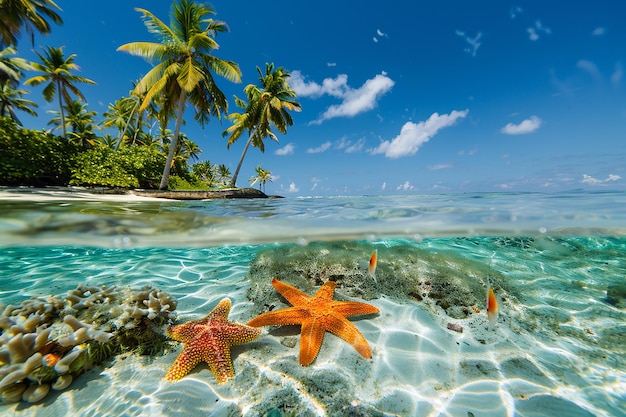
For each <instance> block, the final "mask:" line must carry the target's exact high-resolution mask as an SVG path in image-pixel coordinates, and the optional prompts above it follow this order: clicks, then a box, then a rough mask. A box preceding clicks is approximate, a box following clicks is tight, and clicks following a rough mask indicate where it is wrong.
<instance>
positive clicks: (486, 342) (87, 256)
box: [0, 191, 626, 417]
mask: <svg viewBox="0 0 626 417" xmlns="http://www.w3.org/2000/svg"><path fill="white" fill-rule="evenodd" d="M373 249H376V250H377V251H378V255H379V266H378V271H377V275H376V279H375V280H371V279H370V278H369V277H368V276H367V274H366V273H365V272H364V271H365V268H366V267H365V266H364V265H363V264H364V262H366V261H367V259H368V257H369V254H370V253H371V251H372V250H373ZM0 273H1V275H0V305H5V306H6V305H19V304H20V303H21V302H23V301H24V300H27V299H29V298H30V297H46V296H51V295H57V296H61V297H62V296H64V295H65V294H67V292H68V291H70V290H72V289H75V288H76V287H77V285H78V284H80V283H83V284H84V285H90V286H107V287H112V286H118V287H122V286H130V287H142V286H144V285H151V286H152V287H155V288H159V289H161V290H163V291H166V292H168V293H170V294H171V295H173V296H174V297H175V298H176V299H177V300H178V307H177V309H176V314H177V315H178V317H179V319H180V320H181V321H186V320H191V319H196V318H200V317H202V316H203V315H205V314H207V313H208V312H209V311H210V310H211V309H212V308H213V307H214V306H215V305H216V304H217V302H218V301H219V300H221V299H222V298H224V297H229V298H231V299H232V300H233V310H232V313H231V320H234V321H239V322H246V321H247V320H249V319H250V318H252V317H253V316H254V314H258V313H259V312H261V311H262V310H263V304H264V301H262V300H261V301H259V300H260V299H259V298H258V297H257V298H255V293H254V291H252V290H253V289H255V288H269V289H268V290H267V291H266V292H271V286H270V285H269V279H270V278H271V276H272V275H275V274H276V275H281V276H280V277H279V278H280V279H283V280H285V281H287V282H293V283H294V284H296V283H298V282H304V283H306V282H307V281H306V280H307V279H309V280H310V281H309V282H310V287H305V288H303V290H305V292H307V293H309V294H312V291H313V290H314V289H315V287H316V285H319V284H320V283H321V282H323V281H325V280H326V279H334V280H337V281H338V282H339V283H340V285H339V287H338V289H337V292H338V293H339V294H340V295H341V296H343V297H351V298H354V299H359V300H363V299H365V300H366V301H367V302H371V303H373V304H375V305H377V306H378V307H379V308H380V309H381V315H380V316H379V317H378V318H373V319H363V320H359V321H358V322H357V324H358V326H359V329H361V330H362V331H363V332H364V334H365V336H366V338H367V339H368V340H370V343H371V344H372V345H373V346H374V348H373V350H374V352H375V354H374V357H373V359H372V360H370V361H365V360H363V361H361V362H359V361H357V362H356V363H355V364H354V365H352V362H351V361H354V360H356V359H355V358H357V357H358V355H357V353H356V352H355V351H353V350H350V347H349V346H348V347H346V348H345V349H343V348H342V344H344V343H343V342H341V341H339V339H336V338H333V339H331V337H330V336H327V337H326V339H325V342H324V343H325V344H328V345H329V347H328V348H326V346H324V347H323V349H322V350H321V352H320V357H319V358H318V359H317V361H316V362H314V364H313V365H312V366H311V367H308V368H302V367H299V366H295V367H292V366H293V365H284V366H285V368H281V366H282V365H280V363H281V362H280V361H281V360H283V358H282V357H281V359H280V360H279V359H276V360H275V361H274V359H275V358H276V356H272V355H275V353H273V352H281V351H283V350H286V349H287V348H286V347H285V345H286V344H288V343H287V342H285V340H288V338H287V339H285V340H281V339H277V340H281V341H280V343H278V342H277V343H275V344H274V345H268V346H269V347H267V346H266V345H265V344H264V343H261V342H255V343H256V344H253V345H252V346H253V348H252V349H251V350H252V351H253V352H252V353H247V351H246V350H243V349H241V348H239V349H240V350H238V352H240V353H239V356H237V355H235V367H236V371H240V370H241V371H242V374H241V375H238V376H237V377H236V378H235V382H233V383H230V384H232V385H227V386H226V387H221V386H217V384H216V383H215V380H214V378H213V376H212V375H211V374H210V372H208V370H207V369H208V368H206V367H204V368H202V367H201V368H200V371H197V370H196V371H194V372H192V373H191V374H190V377H189V378H188V380H186V381H185V380H183V382H180V383H178V384H168V385H163V384H162V382H161V381H160V379H161V378H162V375H163V373H164V372H165V371H166V370H167V367H168V366H169V364H171V362H172V360H173V358H174V357H175V355H176V353H177V352H178V351H177V350H175V349H176V346H175V347H174V348H173V349H174V352H169V353H166V354H165V355H164V354H159V355H156V356H155V357H149V358H146V357H145V355H144V356H143V357H141V356H140V355H136V354H128V355H126V356H124V357H115V358H114V359H112V360H110V361H108V362H105V363H104V364H102V365H100V366H98V367H96V368H95V369H92V370H90V371H89V372H87V373H86V374H84V375H81V376H80V377H78V378H76V379H75V381H74V382H73V384H72V385H70V387H69V388H68V389H67V390H65V391H63V392H60V393H54V394H49V395H48V396H46V398H44V399H43V400H42V401H41V402H39V403H36V404H27V403H24V402H20V403H11V404H0V414H3V415H9V413H14V414H15V415H39V416H46V415H90V416H92V415H216V416H217V415H268V416H279V415H285V416H286V415H420V416H431V415H432V416H439V415H441V416H446V415H449V416H463V417H465V416H471V415H473V416H476V417H482V416H487V415H490V416H500V415H503V416H506V415H509V416H514V415H515V416H518V415H519V416H549V415H561V416H565V415H567V416H592V415H604V416H624V415H626V413H625V412H624V409H625V407H624V404H626V193H623V192H595V193H591V192H583V191H580V192H570V193H558V194H538V193H497V194H456V195H432V196H429V195H412V196H362V197H318V198H285V199H268V200H226V201H218V200H213V201H188V202H179V201H157V202H154V201H148V202H137V201H132V202H113V201H88V200H84V199H59V200H46V201H38V202H34V201H24V200H4V201H3V200H0ZM355 279H356V280H357V281H358V280H359V279H361V280H362V282H357V283H356V284H355V283H354V280H355ZM467 279H468V280H469V281H467ZM294 280H295V281H294ZM298 280H304V281H298ZM342 280H344V281H342ZM349 280H352V281H349ZM436 280H439V281H436ZM464 280H465V281H464ZM436 282H437V283H440V284H436ZM490 282H491V284H492V286H493V287H494V288H495V289H496V294H497V296H498V298H499V301H500V317H499V322H498V323H497V325H496V326H495V328H491V329H489V328H488V326H487V324H486V315H485V313H484V308H485V306H484V299H483V298H480V297H478V296H476V294H477V293H480V294H484V291H485V289H486V286H487V285H489V283H490ZM303 285H306V284H303ZM437 285H439V286H437ZM263 286H265V287H263ZM349 286H351V289H348V287H349ZM342 287H343V288H344V289H342ZM405 287H406V290H405V291H404V290H403V288H405ZM465 287H468V289H467V292H466V293H463V291H465V290H466V288H465ZM425 288H426V289H425ZM403 291H404V292H403ZM437 291H439V292H443V294H439V295H435V293H436V292H437ZM457 293H459V294H461V295H457ZM463 294H466V295H463ZM455 297H456V298H455ZM464 297H465V299H463V298H464ZM472 297H477V298H476V299H474V298H472ZM481 297H482V295H481ZM277 300H278V299H277ZM470 307H471V308H470ZM385 308H386V311H383V309H385ZM448 322H455V323H459V324H461V325H462V326H464V327H465V329H466V331H465V332H464V333H462V334H456V333H455V332H451V331H449V330H448V329H446V323H448ZM368 326H369V327H368ZM394 326H395V327H394ZM270 335H271V333H270ZM295 335H296V336H297V332H296V333H295ZM407 335H410V337H409V336H407ZM267 337H274V338H276V337H277V336H267ZM278 337H280V336H278ZM291 337H292V339H293V338H294V336H293V335H292V336H291ZM455 338H456V339H455ZM295 340H296V341H297V339H295ZM416 340H417V342H415V341H416ZM429 341H430V343H427V342H429ZM267 343H269V342H267ZM264 346H266V348H264ZM334 346H337V347H336V349H343V350H340V351H336V350H333V349H335V347H334ZM264 349H265V350H264ZM272 349H274V350H272ZM296 349H297V344H296ZM325 349H330V350H325ZM292 350H293V349H292ZM337 352H338V353H337ZM335 353H337V355H338V356H339V357H340V358H342V359H341V361H340V360H337V363H338V364H340V365H341V366H342V368H341V372H337V375H336V377H337V378H338V379H339V380H341V379H342V378H343V379H345V380H346V381H351V382H349V383H347V386H349V388H347V389H346V390H345V391H343V392H344V394H341V395H339V394H337V393H336V395H331V394H329V393H328V392H324V390H323V387H324V384H326V382H323V383H321V382H319V381H320V378H321V377H320V378H317V379H316V378H312V377H311V375H316V372H320V373H323V372H326V373H328V374H332V366H330V367H329V364H330V365H332V364H333V363H334V362H333V361H334V360H335V359H334V355H335ZM291 354H292V355H295V353H293V352H292V353H291ZM248 355H250V356H248ZM346 358H347V359H346ZM394 360H395V361H396V362H394ZM124 361H126V362H124ZM255 361H258V362H263V364H257V365H256V368H254V366H253V365H254V364H256V363H257V362H255ZM429 361H430V362H429ZM125 364H126V365H125ZM251 364H252V365H251ZM251 367H252V368H254V369H256V373H255V375H258V374H263V373H265V374H266V375H267V378H270V376H271V375H274V377H275V378H278V380H279V381H283V382H281V383H276V385H272V384H261V383H259V382H258V381H256V382H250V380H249V379H244V377H245V372H247V371H246V370H248V368H251ZM250 372H252V371H250ZM275 372H278V374H275ZM252 373H254V372H252ZM354 375H358V377H355V376H354ZM363 375H364V376H363ZM326 376H327V377H328V375H326ZM257 377H258V376H257ZM281 378H286V379H281ZM252 379H254V378H252ZM135 380H140V381H141V382H132V381H135ZM313 380H315V381H317V382H312V381H313ZM329 380H331V381H335V380H334V379H332V378H329ZM129 381H131V382H129ZM285 381H288V382H285ZM336 383H337V384H338V383H339V382H336ZM280 384H283V385H282V386H281V385H280ZM290 384H291V385H290ZM294 384H295V385H294ZM328 384H330V385H328V388H327V389H328V391H333V390H336V389H337V388H336V387H337V386H336V385H332V384H333V383H332V382H328ZM351 384H352V386H351ZM359 385H361V386H359ZM293 386H297V389H295V388H294V389H292V391H289V392H290V393H291V394H289V395H288V393H285V392H284V391H285V390H288V389H291V388H289V387H293ZM320 387H321V388H320ZM277 393H280V395H278V394H277ZM294 393H295V394H294ZM178 394H180V395H182V396H183V397H182V398H184V396H185V395H189V396H190V401H189V402H187V403H186V405H185V404H182V405H181V403H180V400H179V401H176V398H177V395H178ZM178 398H179V399H180V398H181V397H180V396H179V397H178ZM183 402H184V401H183ZM290 413H291V414H290Z"/></svg>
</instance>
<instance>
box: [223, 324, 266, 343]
mask: <svg viewBox="0 0 626 417" xmlns="http://www.w3.org/2000/svg"><path fill="white" fill-rule="evenodd" d="M261 332H262V331H261V329H259V328H258V327H252V326H246V325H244V324H239V323H228V327H225V328H224V338H225V340H226V341H227V342H228V345H229V346H233V345H241V344H244V343H248V342H252V341H253V340H255V339H257V338H258V337H259V336H261Z"/></svg>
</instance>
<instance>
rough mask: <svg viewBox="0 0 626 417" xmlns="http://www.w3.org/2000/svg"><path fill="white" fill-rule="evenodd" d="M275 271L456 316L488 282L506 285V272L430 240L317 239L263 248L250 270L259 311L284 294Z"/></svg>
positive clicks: (296, 281) (478, 301) (466, 311)
mask: <svg viewBox="0 0 626 417" xmlns="http://www.w3.org/2000/svg"><path fill="white" fill-rule="evenodd" d="M373 249H377V250H378V259H379V262H378V266H377V269H376V279H374V278H373V277H371V276H370V275H369V274H368V271H367V264H366V263H367V260H368V259H369V257H370V255H371V253H372V251H373ZM272 277H277V278H278V279H284V280H286V281H287V282H289V283H290V284H292V285H295V286H297V287H298V288H301V289H302V290H303V291H304V292H311V291H313V289H314V288H315V287H317V286H319V285H321V284H323V283H324V282H326V281H329V280H330V281H336V282H337V283H338V287H339V288H340V289H341V293H342V294H343V295H345V296H349V297H357V298H362V299H365V300H371V299H374V298H378V297H380V296H382V295H385V296H388V297H392V298H394V299H398V300H402V299H404V300H414V301H423V302H424V304H425V305H426V306H430V308H431V309H435V308H436V307H435V306H438V307H440V308H442V309H443V310H444V311H445V312H446V314H447V315H448V316H450V317H452V318H456V319H460V318H466V317H468V316H469V315H471V314H473V313H474V312H475V308H482V306H483V305H484V303H485V289H486V287H487V286H489V285H491V286H492V287H493V288H495V289H497V290H499V292H500V294H504V291H505V290H504V286H505V283H504V277H503V275H502V274H501V273H500V272H498V271H496V270H495V269H493V268H491V267H490V266H488V265H487V264H485V263H483V262H480V261H477V260H474V259H469V258H465V257H461V256H458V255H456V254H453V253H452V252H449V253H448V252H443V251H435V250H431V249H429V248H428V245H427V243H424V244H421V245H419V246H418V245H416V244H412V243H409V242H406V241H397V242H395V243H387V244H386V245H376V244H373V243H370V242H367V241H335V242H313V243H310V244H308V245H306V246H302V245H296V244H294V245H281V246H276V247H271V248H268V249H264V250H261V251H259V252H258V253H257V256H256V257H255V259H254V260H253V261H252V263H251V265H250V270H249V278H250V280H251V282H252V286H251V288H250V290H249V298H250V299H251V300H252V301H254V302H255V305H256V306H257V308H258V309H259V311H261V310H262V308H263V306H264V305H265V304H273V303H276V302H278V301H279V300H280V298H279V297H278V296H277V295H275V294H274V292H273V291H272V288H271V285H270V282H271V279H272ZM477 306H479V307H477ZM473 307H475V308H473Z"/></svg>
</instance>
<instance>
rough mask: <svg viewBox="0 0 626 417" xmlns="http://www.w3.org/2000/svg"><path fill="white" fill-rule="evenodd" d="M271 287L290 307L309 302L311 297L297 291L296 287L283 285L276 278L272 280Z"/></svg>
mask: <svg viewBox="0 0 626 417" xmlns="http://www.w3.org/2000/svg"><path fill="white" fill-rule="evenodd" d="M272 285H273V286H274V288H276V291H278V292H279V293H280V295H282V296H283V297H285V299H286V300H287V301H289V303H290V304H291V305H294V306H297V305H300V304H304V303H307V302H309V301H311V297H309V296H308V295H306V294H305V293H303V292H302V291H300V290H299V289H297V288H296V287H294V286H292V285H289V284H285V283H284V282H281V281H279V280H277V279H276V278H272Z"/></svg>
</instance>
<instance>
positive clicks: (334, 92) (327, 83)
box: [289, 70, 350, 98]
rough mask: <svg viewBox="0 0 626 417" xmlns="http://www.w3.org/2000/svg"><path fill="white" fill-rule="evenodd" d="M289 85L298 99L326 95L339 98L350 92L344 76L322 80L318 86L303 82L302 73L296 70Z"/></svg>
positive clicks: (311, 82) (346, 78)
mask: <svg viewBox="0 0 626 417" xmlns="http://www.w3.org/2000/svg"><path fill="white" fill-rule="evenodd" d="M289 85H290V86H291V88H292V89H293V91H295V92H296V94H297V95H298V96H300V97H313V98H317V97H321V96H323V95H324V94H327V95H329V96H333V97H337V98H341V97H343V96H344V95H345V94H346V93H347V91H349V90H350V87H349V86H348V76H347V75H346V74H339V75H338V76H337V77H336V78H324V81H322V84H318V83H316V82H315V81H308V82H307V81H305V79H304V76H303V75H302V73H301V72H300V71H297V70H296V71H293V72H292V73H291V76H290V77H289Z"/></svg>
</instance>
